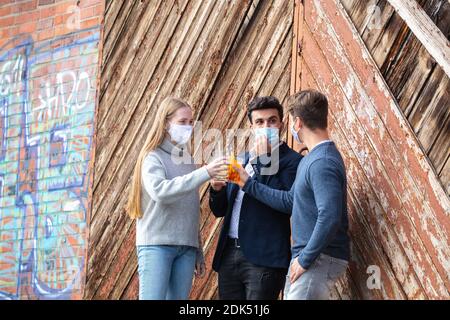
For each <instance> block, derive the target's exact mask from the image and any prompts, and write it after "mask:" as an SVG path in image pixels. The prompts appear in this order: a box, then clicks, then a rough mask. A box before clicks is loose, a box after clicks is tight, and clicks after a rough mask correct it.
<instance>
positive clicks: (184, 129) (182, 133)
mask: <svg viewBox="0 0 450 320" xmlns="http://www.w3.org/2000/svg"><path fill="white" fill-rule="evenodd" d="M168 131H169V134H170V137H171V138H172V140H173V141H175V142H176V144H186V143H187V142H188V141H189V139H190V138H191V135H192V126H190V125H181V124H173V123H171V124H170V128H169V130H168Z"/></svg>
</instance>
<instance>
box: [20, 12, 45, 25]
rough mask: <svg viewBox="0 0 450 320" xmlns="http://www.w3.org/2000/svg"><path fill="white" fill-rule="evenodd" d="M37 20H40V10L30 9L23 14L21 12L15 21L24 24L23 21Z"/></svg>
mask: <svg viewBox="0 0 450 320" xmlns="http://www.w3.org/2000/svg"><path fill="white" fill-rule="evenodd" d="M37 20H39V11H30V12H25V13H22V14H19V15H18V16H16V18H15V20H14V23H15V24H22V23H26V22H31V21H37Z"/></svg>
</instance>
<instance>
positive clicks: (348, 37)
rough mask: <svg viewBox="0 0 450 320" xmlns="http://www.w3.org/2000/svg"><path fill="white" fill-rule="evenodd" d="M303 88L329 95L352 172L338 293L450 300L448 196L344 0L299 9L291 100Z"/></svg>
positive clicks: (336, 134)
mask: <svg viewBox="0 0 450 320" xmlns="http://www.w3.org/2000/svg"><path fill="white" fill-rule="evenodd" d="M305 88H316V89H318V90H320V91H322V92H323V93H325V94H326V95H327V96H328V98H329V102H330V119H329V126H330V130H331V135H332V139H333V140H334V141H335V142H336V144H337V145H338V147H339V149H340V151H341V152H342V154H343V156H344V158H345V163H346V167H347V175H348V184H349V185H348V195H349V198H348V205H349V215H350V217H349V218H350V226H351V227H350V229H351V230H350V232H351V237H352V255H353V257H352V261H351V263H350V270H349V272H348V274H347V277H346V279H344V280H343V281H341V282H339V284H338V286H337V289H338V293H339V295H340V296H341V297H342V298H364V299H406V298H408V299H416V298H431V299H442V298H447V299H448V298H449V296H450V295H449V290H450V281H449V270H450V246H449V243H450V239H449V236H450V219H449V214H450V201H449V198H448V197H447V195H446V193H445V191H444V190H443V188H442V185H441V184H440V183H439V181H438V179H437V177H436V175H435V173H434V172H433V170H432V168H431V166H430V163H429V161H428V159H427V157H426V155H425V154H424V152H423V151H422V149H421V148H420V145H419V143H418V141H417V138H416V137H415V135H414V132H413V131H412V130H411V128H410V126H409V124H408V122H407V121H406V119H405V118H404V116H403V114H402V112H401V110H400V108H399V107H398V105H397V103H396V101H395V99H394V98H393V96H392V94H391V92H390V91H389V88H388V86H387V85H386V83H385V81H384V79H383V77H382V76H381V74H380V73H379V70H378V68H377V66H376V64H375V63H374V61H373V60H372V57H371V56H370V53H369V52H368V51H367V49H366V47H365V45H364V43H363V42H362V40H361V39H360V37H359V34H358V32H357V30H356V29H355V27H354V26H353V24H352V23H351V21H350V19H349V18H348V16H347V14H346V12H345V10H344V8H343V7H342V5H341V3H340V1H339V0H336V1H329V0H303V1H300V0H296V1H295V13H294V40H293V46H292V76H291V93H294V92H297V91H299V90H302V89H305ZM378 274H379V276H380V281H379V282H378V281H377V275H378ZM378 285H379V286H378Z"/></svg>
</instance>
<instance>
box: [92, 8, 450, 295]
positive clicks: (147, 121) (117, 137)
mask: <svg viewBox="0 0 450 320" xmlns="http://www.w3.org/2000/svg"><path fill="white" fill-rule="evenodd" d="M305 2H306V3H312V2H311V0H305ZM316 2H317V3H327V5H326V6H325V7H326V8H327V10H328V11H325V12H324V13H323V15H320V16H318V15H317V11H309V12H308V13H309V14H308V15H307V16H308V19H307V20H306V21H305V22H304V24H302V23H300V22H301V21H303V20H302V19H301V17H302V16H301V11H299V8H300V6H299V3H300V1H299V0H297V1H296V3H297V6H296V9H297V10H296V11H295V13H294V5H293V3H294V1H289V0H264V1H263V0H261V1H258V0H253V1H251V0H247V1H214V0H204V1H196V0H173V1H171V0H167V1H163V2H160V1H133V0H125V1H111V0H109V1H107V2H106V13H105V26H104V49H103V61H102V69H101V87H100V104H99V111H98V119H97V130H96V131H97V142H96V162H95V168H94V185H93V190H94V191H93V192H94V193H93V203H92V208H93V210H92V214H91V219H90V221H91V224H90V239H89V253H88V266H87V283H86V291H85V298H87V299H135V298H136V297H137V289H138V278H137V259H136V252H135V224H134V222H133V221H132V220H130V219H129V218H128V217H127V216H126V215H125V212H124V206H125V203H126V199H127V194H128V186H129V182H130V177H131V173H132V170H133V165H134V162H135V160H136V157H137V153H138V151H139V150H140V148H141V147H142V143H143V140H144V139H145V136H146V133H147V132H148V129H149V128H150V125H151V124H152V121H153V113H154V111H155V108H156V106H157V105H158V103H159V102H160V101H161V100H162V99H163V98H164V97H165V96H166V95H168V94H175V95H178V96H180V97H182V98H184V99H186V100H187V101H188V102H190V103H191V104H192V105H193V107H194V108H195V109H196V116H197V119H198V120H201V121H203V127H204V128H219V129H222V130H223V129H225V128H239V127H246V126H247V125H248V124H247V120H246V116H245V106H246V104H247V102H248V101H249V100H250V99H251V98H252V97H253V96H255V95H269V94H270V95H274V96H277V97H279V98H280V100H282V101H283V102H284V101H285V99H286V97H287V96H288V95H289V93H290V92H291V93H292V92H294V91H295V90H298V89H300V88H302V87H318V88H319V89H321V90H323V91H325V92H326V93H328V94H329V95H330V97H331V99H330V100H331V103H332V105H333V110H332V116H333V121H331V127H332V129H333V139H335V140H336V141H337V142H338V143H339V145H340V148H341V151H342V152H343V154H344V156H345V157H346V163H347V165H348V170H349V174H350V176H351V184H350V187H349V195H350V197H349V204H350V215H351V219H352V225H351V233H352V237H353V238H354V239H355V241H354V244H353V253H354V258H353V260H352V263H351V268H350V271H349V272H348V274H347V276H346V278H345V279H343V280H342V281H340V282H339V283H338V285H337V286H336V290H335V292H334V296H335V297H336V298H341V299H360V298H366V299H389V298H399V299H404V298H441V297H447V298H448V296H449V275H448V270H449V252H448V250H449V249H448V248H449V246H448V242H449V240H448V235H449V234H450V233H449V226H448V221H449V220H448V216H449V207H448V198H447V197H446V195H445V193H442V194H440V195H441V196H442V195H443V198H444V199H442V197H439V198H436V192H437V193H438V194H439V190H440V191H441V192H442V187H441V185H440V184H439V182H437V183H434V184H432V185H431V186H430V183H429V181H430V180H429V179H431V180H433V176H434V175H433V173H432V172H431V173H430V175H429V176H424V172H425V169H424V168H429V169H430V170H431V171H432V170H435V171H436V173H437V175H439V176H440V179H441V181H442V183H443V184H445V185H446V186H447V185H448V181H449V179H450V178H449V176H448V171H449V170H448V166H449V160H448V159H449V156H448V155H449V154H448V150H449V149H450V148H449V145H448V144H449V140H450V139H448V131H449V130H448V123H449V118H450V117H449V112H448V108H445V106H448V78H446V76H445V75H444V74H443V72H442V70H440V68H439V67H438V66H436V64H435V63H434V62H433V61H432V59H430V57H429V56H428V55H427V52H426V51H425V50H424V49H423V48H422V47H421V45H420V43H419V42H417V40H416V39H414V36H413V35H411V34H410V33H409V31H408V28H407V27H406V26H405V25H404V24H403V23H402V22H401V21H400V20H399V18H398V17H397V16H396V14H395V13H393V12H392V10H391V11H389V10H390V9H389V6H388V5H386V1H384V0H379V1H376V0H370V1H368V2H366V1H358V0H354V1H352V0H343V1H342V2H343V3H344V5H345V8H346V9H347V11H348V12H349V13H350V16H351V18H352V19H353V21H354V23H355V25H356V27H357V29H353V30H352V32H353V35H355V36H357V35H358V33H359V34H361V36H362V38H363V39H364V41H365V43H366V45H367V46H368V49H369V52H365V51H364V50H363V51H361V52H363V53H364V52H365V54H366V56H364V59H366V58H367V56H369V55H372V56H373V57H374V60H375V63H376V65H373V70H368V69H367V65H366V64H365V63H366V62H364V61H366V60H364V61H361V60H358V59H362V57H363V54H362V53H361V52H360V54H361V56H358V53H357V51H355V52H356V55H350V54H348V56H347V58H346V59H349V60H346V61H345V62H346V63H347V64H345V63H340V64H336V61H334V63H335V64H333V61H332V60H330V59H332V58H333V55H332V54H331V53H332V52H328V55H326V54H325V53H327V52H326V50H328V49H330V44H332V43H334V42H333V41H335V40H336V39H333V38H326V37H324V38H322V36H323V35H326V33H324V32H323V31H324V30H322V33H321V32H320V30H321V29H320V28H323V27H324V23H325V22H324V21H327V22H326V23H328V24H329V25H333V24H335V23H336V22H337V21H340V24H341V26H345V27H346V28H347V29H348V28H350V29H352V28H353V27H352V25H351V24H348V23H347V22H345V21H347V20H345V19H344V18H342V17H343V16H344V17H345V13H344V8H343V7H340V6H338V7H335V8H334V9H333V3H334V1H328V0H319V1H316ZM419 2H421V3H425V2H426V4H425V5H424V6H425V7H427V5H428V6H429V7H428V9H426V10H428V12H430V15H434V16H435V17H436V16H439V17H440V15H442V12H444V11H443V10H446V9H445V6H441V7H440V8H439V10H433V9H432V8H433V5H432V4H430V3H434V4H436V3H437V2H438V1H434V0H432V1H419ZM371 3H372V4H377V5H379V6H380V8H381V12H382V15H381V17H382V19H381V21H382V22H383V28H382V29H380V30H378V29H376V30H372V29H370V28H369V27H368V25H370V24H367V23H364V19H363V18H362V17H363V15H364V14H365V12H366V8H367V6H368V5H369V4H371ZM329 6H331V7H329ZM312 8H313V7H310V9H312ZM336 8H339V9H336ZM434 8H436V6H435V7H434ZM333 10H334V11H333ZM336 10H337V11H336ZM336 12H338V14H336ZM389 12H390V13H389ZM331 17H333V18H331ZM339 19H341V20H339ZM342 19H344V20H342ZM438 20H439V19H438ZM325 26H326V24H325ZM445 26H448V25H447V24H445V23H444V24H442V25H441V29H445V28H446V27H445ZM300 28H303V29H301V30H303V32H305V34H306V35H307V36H308V37H309V40H310V42H311V45H309V46H304V47H303V48H302V50H301V51H300V52H303V53H304V54H305V63H304V70H305V72H304V73H303V74H302V78H300V77H298V76H299V74H296V70H298V68H299V63H300V62H301V59H299V55H298V53H299V49H300V48H299V47H298V46H297V42H298V37H299V30H300ZM293 37H294V39H293ZM338 39H339V36H338ZM293 40H294V41H293ZM313 40H314V41H313ZM348 40H352V39H347V38H346V39H345V41H348ZM345 41H344V42H341V43H334V49H336V48H341V49H344V48H342V47H341V44H342V43H345ZM353 41H356V40H355V39H353V40H352V41H349V43H350V46H352V49H355V50H356V49H361V48H362V47H361V44H362V42H361V43H358V41H356V44H355V42H353ZM324 45H326V46H325V47H324ZM417 52H419V54H418V53H417ZM291 56H292V58H291ZM355 59H356V60H355ZM319 62H322V63H319ZM337 65H338V66H342V69H339V68H337V67H336V66H337ZM291 66H293V67H294V69H293V70H295V72H293V73H292V77H291ZM353 66H355V67H360V68H361V69H359V70H358V69H357V70H356V71H355V70H354V71H353V73H351V75H352V77H354V78H353V80H355V79H359V78H360V77H361V74H363V75H365V76H366V77H369V76H370V77H372V76H373V77H374V78H373V79H377V80H376V83H375V84H373V83H372V87H369V88H360V87H358V88H357V87H355V85H357V83H356V84H355V82H351V81H349V82H348V83H349V84H348V86H347V87H346V86H345V82H344V83H342V79H343V78H342V77H343V75H345V74H346V73H345V72H348V73H347V74H350V73H349V72H350V71H349V70H348V69H347V70H346V69H345V68H344V67H347V68H350V67H351V68H353ZM376 66H378V67H379V68H380V69H381V72H382V76H383V77H384V79H386V81H387V83H388V85H389V87H387V86H383V85H381V87H380V86H379V84H384V80H383V77H382V76H381V75H378V74H377V68H376ZM411 66H417V67H416V68H411ZM300 68H303V66H301V67H300ZM336 68H337V69H336ZM338 71H339V72H341V71H342V72H344V74H341V76H340V77H341V78H339V77H332V76H331V75H333V74H335V75H336V74H338ZM369 71H370V72H369ZM364 72H366V73H364ZM297 77H298V78H297ZM327 77H328V78H327ZM370 77H369V78H370ZM298 80H301V81H298ZM374 81H375V80H374ZM352 89H353V90H356V91H355V92H357V91H358V90H360V92H361V93H362V94H364V92H365V93H366V94H367V95H369V96H371V95H373V94H375V96H376V97H378V99H380V100H376V101H375V102H376V105H377V106H379V105H380V106H381V107H382V108H384V109H382V110H384V112H385V113H384V117H385V118H380V117H379V116H377V114H376V113H373V114H369V116H373V118H370V117H369V118H368V119H370V121H369V122H367V121H368V120H367V119H365V118H364V113H365V112H367V111H365V109H364V108H361V107H362V106H363V105H361V104H358V103H357V102H358V99H359V98H360V97H359V96H358V95H357V94H355V95H354V96H351V97H350V98H349V96H348V95H349V92H350V91H349V90H352ZM370 90H374V91H370ZM377 90H378V91H377ZM379 90H381V91H379ZM390 90H392V92H393V94H394V98H395V99H392V97H390ZM343 92H344V93H345V94H347V95H345V94H343ZM380 92H381V93H380ZM338 93H339V94H338ZM383 97H384V98H383ZM352 99H353V100H352ZM397 101H398V104H399V105H400V109H398V110H397V111H399V110H402V111H403V112H404V113H405V115H406V116H407V117H408V118H407V119H408V121H409V123H411V126H412V127H413V128H414V130H415V132H416V133H417V136H418V138H419V140H420V143H421V144H422V146H423V148H424V149H425V151H426V153H427V155H428V156H429V158H430V159H431V161H432V163H433V167H430V166H428V167H427V164H428V162H427V159H426V157H425V155H424V154H422V158H421V159H417V157H416V156H417V155H420V154H421V153H420V148H419V149H418V144H414V141H416V140H414V138H413V137H412V138H411V139H409V140H405V136H404V133H405V130H404V128H403V127H409V125H408V123H407V122H406V121H404V119H403V117H402V116H401V113H396V112H394V111H393V110H395V109H392V108H394V107H393V106H397V105H396V104H397ZM355 103H356V104H355ZM372 107H373V106H372ZM358 108H359V109H358ZM389 108H390V109H389ZM397 108H398V106H397ZM370 110H372V111H373V108H372V109H370ZM392 117H394V118H392ZM388 118H389V119H390V121H391V122H390V123H388V124H387V125H386V126H384V127H383V123H384V121H386V120H387V119H388ZM402 119H403V120H402ZM364 121H366V122H364ZM372 121H373V122H374V123H377V125H379V127H378V129H376V130H375V129H373V128H372V129H371V128H370V125H371V123H372ZM358 123H359V124H358ZM391 126H392V127H391ZM392 128H394V129H392ZM378 130H379V131H378ZM391 131H392V132H391ZM382 133H383V134H385V136H383V135H381V136H380V134H382ZM411 135H413V134H412V131H411ZM388 137H392V139H388ZM288 138H289V141H290V143H292V138H291V137H288ZM396 138H397V140H396ZM373 139H375V140H373ZM405 141H407V143H411V145H410V146H409V148H407V147H406V145H405V143H406V142H405ZM411 141H412V142H411ZM416 142H417V141H416ZM399 146H402V148H403V149H398V147H399ZM295 147H296V148H298V146H296V145H295ZM411 152H412V153H411ZM386 159H387V160H386ZM405 159H406V160H405ZM407 160H411V162H408V161H407ZM433 168H434V169H433ZM416 171H417V172H419V173H420V174H419V175H418V176H417V175H416V173H417V172H416ZM427 181H428V182H427ZM433 181H434V180H433ZM436 181H438V180H436ZM436 190H438V191H436ZM205 191H206V188H205V187H204V188H202V190H201V196H202V198H201V199H202V213H201V228H202V234H203V242H204V250H205V253H206V261H207V265H208V266H209V267H210V266H211V262H212V256H213V254H214V250H215V246H216V242H217V237H218V230H219V228H220V226H221V220H220V219H215V218H214V217H213V216H212V215H211V214H210V211H209V208H208V195H207V193H205ZM447 192H448V188H447ZM371 265H375V266H379V267H380V270H381V277H382V287H381V288H380V289H378V290H369V289H368V288H367V286H366V281H367V278H368V277H369V275H368V274H367V267H368V266H371ZM216 297H217V275H216V274H215V273H214V272H212V271H211V270H210V269H209V270H208V275H207V277H206V278H204V279H200V280H197V279H196V280H195V283H194V288H193V291H192V293H191V298H193V299H211V298H216Z"/></svg>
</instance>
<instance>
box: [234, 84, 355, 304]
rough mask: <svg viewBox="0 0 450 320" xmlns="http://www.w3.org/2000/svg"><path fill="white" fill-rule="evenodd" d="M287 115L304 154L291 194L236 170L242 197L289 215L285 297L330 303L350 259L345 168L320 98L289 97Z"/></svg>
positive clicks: (318, 95)
mask: <svg viewBox="0 0 450 320" xmlns="http://www.w3.org/2000/svg"><path fill="white" fill-rule="evenodd" d="M289 113H290V116H291V117H292V120H293V121H292V127H291V131H292V135H293V136H294V138H295V139H296V140H297V141H298V142H303V143H304V144H305V145H306V146H307V148H308V150H309V153H308V154H307V155H306V156H305V157H304V158H303V160H302V161H301V162H300V164H299V166H298V169H297V174H296V178H295V182H294V184H293V186H292V188H291V190H290V191H283V190H276V189H272V188H270V187H268V186H265V185H263V184H261V183H259V182H258V181H257V179H255V178H254V177H250V176H249V175H248V174H247V173H246V172H245V170H242V169H241V168H238V167H235V169H236V170H237V171H238V172H239V174H240V176H241V181H240V183H239V186H240V187H241V188H242V190H243V191H244V192H245V193H247V194H249V195H250V196H252V197H254V198H256V199H258V200H259V201H261V202H263V203H265V204H267V205H268V206H270V207H272V208H274V209H275V210H277V211H278V212H283V213H285V214H288V215H289V214H292V216H291V222H292V240H293V245H292V261H291V264H290V267H289V272H288V275H287V279H286V284H285V289H284V298H285V299H287V300H297V299H308V300H309V299H329V298H330V293H331V290H332V288H333V286H334V284H335V282H336V281H337V280H338V278H339V277H340V276H342V275H343V274H344V273H345V271H346V269H347V266H348V261H349V259H350V239H349V237H348V234H347V231H348V218H347V192H346V189H347V179H346V173H345V166H344V162H343V160H342V157H341V154H340V153H339V151H338V149H337V148H336V146H335V144H334V142H332V141H331V140H330V139H329V135H328V130H327V117H328V101H327V98H326V97H325V96H324V95H323V94H322V93H320V92H317V91H314V90H305V91H301V92H299V93H297V94H295V95H293V96H292V97H291V99H290V107H289Z"/></svg>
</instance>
